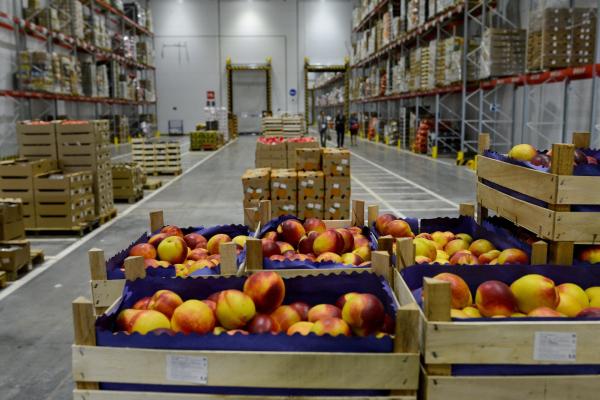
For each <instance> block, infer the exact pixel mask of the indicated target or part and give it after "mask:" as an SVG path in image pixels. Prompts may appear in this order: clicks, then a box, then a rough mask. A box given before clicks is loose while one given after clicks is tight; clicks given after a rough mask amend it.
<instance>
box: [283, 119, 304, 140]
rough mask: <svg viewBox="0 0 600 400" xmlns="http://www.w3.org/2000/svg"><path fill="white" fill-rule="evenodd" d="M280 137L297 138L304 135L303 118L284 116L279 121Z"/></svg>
mask: <svg viewBox="0 0 600 400" xmlns="http://www.w3.org/2000/svg"><path fill="white" fill-rule="evenodd" d="M281 123H282V128H283V129H282V132H283V134H282V136H284V137H298V136H302V135H304V133H305V131H306V130H305V127H304V118H303V117H302V116H301V115H290V116H284V117H283V118H282V120H281Z"/></svg>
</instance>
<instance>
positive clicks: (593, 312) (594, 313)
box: [577, 307, 600, 318]
mask: <svg viewBox="0 0 600 400" xmlns="http://www.w3.org/2000/svg"><path fill="white" fill-rule="evenodd" d="M577 317H578V318H600V307H587V308H584V309H583V310H581V312H580V313H579V314H577Z"/></svg>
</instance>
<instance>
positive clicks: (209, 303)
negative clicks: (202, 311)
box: [201, 299, 217, 312]
mask: <svg viewBox="0 0 600 400" xmlns="http://www.w3.org/2000/svg"><path fill="white" fill-rule="evenodd" d="M201 301H202V302H203V303H204V304H206V305H207V306H208V307H210V309H211V310H213V312H217V303H215V302H214V301H212V300H208V299H206V300H201Z"/></svg>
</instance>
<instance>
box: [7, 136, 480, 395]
mask: <svg viewBox="0 0 600 400" xmlns="http://www.w3.org/2000/svg"><path fill="white" fill-rule="evenodd" d="M255 140H256V138H255V137H243V138H240V139H238V140H237V141H235V142H233V143H231V144H230V145H228V146H226V147H224V148H223V149H221V150H220V151H218V152H216V153H210V152H198V153H196V152H194V153H189V152H186V151H185V150H183V152H184V156H183V160H184V161H183V165H184V170H185V172H184V174H183V175H182V176H180V177H177V178H169V179H167V181H166V184H165V186H163V188H161V189H160V190H158V191H155V192H151V193H148V194H147V196H146V197H145V199H144V200H143V201H141V202H139V203H137V204H135V205H124V206H120V207H119V208H120V210H119V211H120V215H119V217H118V218H117V219H115V220H113V221H112V222H111V223H109V224H107V225H105V226H103V227H102V228H100V229H97V230H96V231H94V232H92V233H91V234H90V235H88V236H86V237H84V238H83V239H82V240H76V241H74V240H72V239H65V240H64V241H62V242H61V240H60V239H58V240H51V241H47V242H46V246H48V247H47V248H48V249H50V248H52V250H51V252H52V255H53V258H52V259H50V260H48V261H47V262H46V263H45V264H43V265H42V266H41V267H38V268H36V269H34V270H33V272H31V273H29V274H28V275H27V276H26V277H25V278H24V280H22V282H21V283H17V284H15V285H11V286H10V287H8V288H6V289H3V290H0V366H1V367H0V399H6V400H8V399H15V400H17V399H18V400H24V399H27V400H35V399H68V398H71V397H72V395H71V391H72V388H73V383H72V379H71V349H70V346H71V344H72V341H73V339H72V337H73V334H72V323H71V301H72V300H73V299H75V298H76V297H77V296H81V295H83V296H89V269H88V259H87V251H88V250H89V249H90V248H93V247H99V248H102V249H104V250H105V252H106V254H107V256H108V255H112V254H113V253H115V252H117V251H118V250H119V249H122V248H123V247H125V246H126V245H127V244H128V243H129V242H130V241H132V240H134V239H135V238H136V237H137V236H139V235H140V234H141V233H142V232H143V231H144V230H146V229H147V226H148V212H149V211H152V210H158V209H162V210H164V212H165V219H166V222H167V223H170V224H180V225H185V226H188V225H214V224H221V223H242V221H243V213H242V207H241V204H242V188H241V183H240V176H241V174H242V172H243V171H244V170H245V169H246V168H251V167H252V166H253V164H254V142H255ZM182 148H187V147H186V146H183V147H182ZM351 150H352V151H353V153H354V155H353V158H352V163H353V165H352V167H353V179H354V180H353V191H354V194H353V196H354V197H355V198H361V199H364V200H366V201H368V202H377V203H379V204H380V206H381V209H382V210H389V211H392V212H395V213H397V214H399V215H407V216H419V217H424V216H438V215H456V204H457V203H459V202H462V201H472V200H473V198H474V183H475V176H474V174H473V173H472V172H469V171H467V170H466V169H464V168H457V167H454V166H452V165H450V164H447V163H444V162H436V161H433V160H431V159H427V158H423V157H419V156H416V155H412V154H410V153H406V152H400V151H398V150H396V149H393V148H388V147H384V146H382V145H376V144H372V143H366V142H359V145H358V146H357V147H353V148H351ZM115 153H116V154H115V155H116V156H118V155H119V154H126V150H121V151H119V152H115ZM126 159H127V156H123V157H121V158H120V159H117V160H119V161H124V160H126ZM39 243H40V244H41V245H43V244H44V243H41V242H39ZM49 251H50V250H49Z"/></svg>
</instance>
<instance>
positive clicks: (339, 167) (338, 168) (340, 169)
mask: <svg viewBox="0 0 600 400" xmlns="http://www.w3.org/2000/svg"><path fill="white" fill-rule="evenodd" d="M335 169H337V170H338V171H343V170H344V167H342V166H341V165H338V166H337V167H335Z"/></svg>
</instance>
